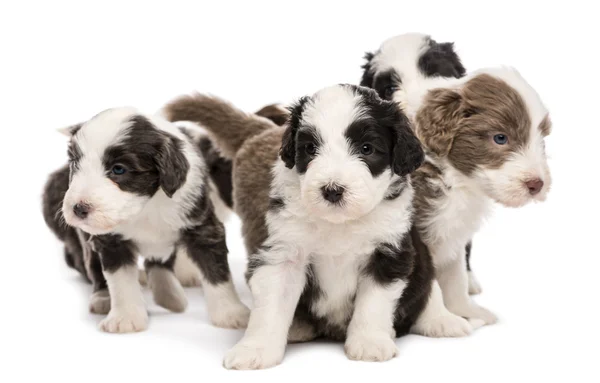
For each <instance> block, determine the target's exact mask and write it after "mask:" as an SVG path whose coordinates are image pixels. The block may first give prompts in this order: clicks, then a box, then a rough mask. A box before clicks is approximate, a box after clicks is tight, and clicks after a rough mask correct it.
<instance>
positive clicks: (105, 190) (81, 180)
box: [63, 108, 189, 235]
mask: <svg viewBox="0 0 600 383" xmlns="http://www.w3.org/2000/svg"><path fill="white" fill-rule="evenodd" d="M68 133H70V134H71V135H72V137H71V141H70V143H69V166H70V183H69V189H68V191H67V193H66V195H65V199H64V201H63V215H64V217H65V220H66V222H67V223H68V224H69V225H71V226H75V227H78V228H80V229H82V230H83V231H85V232H88V233H90V234H95V235H98V234H106V233H110V232H113V231H115V230H116V229H117V228H118V226H119V225H120V224H122V223H125V222H127V221H128V220H130V219H131V218H133V217H135V216H136V215H138V214H139V213H140V212H141V211H142V210H143V208H144V206H145V205H146V203H147V202H148V201H149V200H150V199H151V198H152V197H153V196H154V195H155V194H156V193H157V192H158V191H159V189H162V191H163V192H164V194H166V196H167V197H171V196H172V195H173V193H175V191H176V190H177V189H179V187H181V186H182V185H183V183H184V182H185V178H186V174H187V171H188V167H189V164H188V162H187V160H186V158H185V156H184V155H183V153H182V151H181V140H179V139H178V138H176V137H174V136H172V135H170V134H168V133H166V132H164V131H162V130H159V129H158V128H157V127H156V126H155V125H154V124H153V123H152V122H151V121H150V120H149V119H147V118H146V117H144V116H141V115H139V114H138V113H137V112H136V111H135V110H134V109H131V108H119V109H110V110H107V111H104V112H102V113H100V114H99V115H97V116H95V117H94V118H92V119H91V120H90V121H88V122H86V123H84V124H79V125H76V126H73V127H71V128H69V129H68ZM167 197H165V198H167Z"/></svg>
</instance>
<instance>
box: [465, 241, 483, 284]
mask: <svg viewBox="0 0 600 383" xmlns="http://www.w3.org/2000/svg"><path fill="white" fill-rule="evenodd" d="M471 244H472V242H469V243H467V246H466V247H465V252H466V259H467V274H469V294H471V295H477V294H481V285H480V284H479V281H478V280H477V278H476V277H475V274H474V273H473V270H471Z"/></svg>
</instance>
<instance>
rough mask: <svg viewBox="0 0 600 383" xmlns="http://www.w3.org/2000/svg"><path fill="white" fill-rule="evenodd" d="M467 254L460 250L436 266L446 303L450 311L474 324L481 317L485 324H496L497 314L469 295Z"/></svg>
mask: <svg viewBox="0 0 600 383" xmlns="http://www.w3.org/2000/svg"><path fill="white" fill-rule="evenodd" d="M465 259H466V257H465V254H464V253H462V252H460V253H459V254H458V256H457V257H454V259H451V260H450V261H449V262H448V263H447V264H445V265H443V266H442V267H436V276H437V280H438V282H439V284H440V287H441V289H442V294H443V296H444V303H445V305H446V307H447V308H448V310H450V312H452V313H454V314H456V315H459V316H462V317H464V318H467V319H469V320H470V321H472V323H473V324H474V323H475V322H478V321H475V322H473V320H477V319H480V320H482V321H483V322H485V324H494V323H496V321H497V320H498V319H497V318H496V316H495V315H494V314H493V313H492V312H491V311H489V310H488V309H485V308H483V307H481V306H479V305H478V304H477V303H475V302H474V301H473V300H472V299H471V297H469V277H468V274H467V267H466V264H465Z"/></svg>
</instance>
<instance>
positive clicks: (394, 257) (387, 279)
mask: <svg viewBox="0 0 600 383" xmlns="http://www.w3.org/2000/svg"><path fill="white" fill-rule="evenodd" d="M414 262H415V250H414V248H413V246H412V241H411V238H410V233H406V234H404V237H403V238H402V241H400V243H382V244H380V245H379V246H378V247H377V248H376V249H375V251H374V252H373V255H371V259H370V261H369V263H368V264H367V266H366V267H365V270H364V273H365V274H367V275H370V276H371V277H372V278H373V279H374V280H375V281H376V282H377V283H379V284H381V285H384V286H387V285H389V284H392V283H394V282H396V281H398V280H404V281H406V280H407V279H408V276H409V275H410V274H411V273H412V270H413V268H414Z"/></svg>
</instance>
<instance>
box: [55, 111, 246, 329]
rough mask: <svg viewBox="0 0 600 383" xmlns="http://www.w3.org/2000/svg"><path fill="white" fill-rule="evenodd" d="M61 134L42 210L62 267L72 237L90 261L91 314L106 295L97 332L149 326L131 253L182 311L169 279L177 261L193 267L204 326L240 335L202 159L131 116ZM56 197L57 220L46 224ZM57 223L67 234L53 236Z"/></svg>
mask: <svg viewBox="0 0 600 383" xmlns="http://www.w3.org/2000/svg"><path fill="white" fill-rule="evenodd" d="M66 132H68V133H69V134H70V135H71V139H70V144H69V173H68V177H65V174H66V172H65V170H64V169H61V170H60V171H59V172H58V173H56V174H55V175H54V177H51V180H50V181H49V184H48V187H47V189H46V197H45V205H46V206H45V209H44V210H45V213H46V216H47V218H46V220H47V221H49V224H50V225H51V227H52V228H53V229H55V230H54V231H55V232H57V233H58V234H60V235H59V238H62V239H63V240H64V241H65V251H66V254H67V257H68V259H70V258H72V257H69V256H72V254H73V253H75V252H77V251H79V248H78V247H77V246H78V245H77V241H76V239H77V238H79V239H80V240H81V241H80V242H79V246H81V248H82V252H83V257H82V258H83V259H84V260H85V259H86V258H90V259H91V260H92V262H89V264H90V265H93V268H92V269H90V270H89V273H88V275H91V276H92V278H90V279H92V281H93V283H94V291H95V292H94V295H93V296H92V305H91V306H92V308H93V309H92V311H94V310H95V308H96V306H98V304H97V302H95V301H94V300H95V299H96V300H97V299H99V297H100V298H102V299H104V300H106V299H107V298H108V296H110V303H109V304H108V305H107V304H103V305H102V307H101V308H102V309H106V307H109V308H110V311H109V312H108V316H107V317H106V318H105V319H104V320H103V321H102V322H101V323H100V328H101V329H102V330H104V331H108V332H131V331H140V330H144V329H145V328H146V327H147V323H148V316H147V312H146V308H145V304H144V300H143V297H142V294H141V289H140V285H139V282H138V270H137V265H136V262H137V256H138V255H142V256H143V257H144V258H145V267H146V269H147V271H148V272H147V274H148V283H149V285H150V287H151V288H152V290H153V293H154V297H155V300H156V301H157V303H158V304H160V305H163V306H165V307H167V308H169V309H172V310H174V311H182V310H183V309H184V308H185V305H186V301H185V295H184V292H183V289H182V288H181V285H180V284H179V282H178V281H177V279H176V278H175V275H174V274H173V268H174V262H175V256H176V254H178V256H177V258H179V257H180V256H181V257H189V258H190V259H191V260H192V261H193V262H194V263H195V265H196V266H197V267H199V269H200V271H201V281H202V285H203V287H204V293H205V297H206V300H207V305H208V311H209V315H210V317H211V320H212V322H213V323H214V324H215V325H217V326H222V327H233V328H239V327H244V326H245V325H246V323H247V320H248V315H249V311H248V309H247V308H246V307H245V306H244V305H243V304H242V303H241V302H240V300H239V298H238V296H237V293H236V292H235V289H234V286H233V283H232V280H231V275H230V271H229V265H228V263H227V246H226V244H225V232H224V227H223V224H222V223H221V222H220V221H219V220H218V219H217V217H216V215H215V212H214V211H213V206H212V203H211V201H210V199H209V198H208V192H207V174H208V172H207V169H206V165H205V163H204V160H203V157H202V155H201V152H200V150H199V149H198V147H197V146H195V145H194V142H193V141H192V140H191V139H190V137H189V136H188V135H186V134H184V133H183V132H182V131H181V130H180V129H178V128H177V127H175V126H174V125H173V124H171V123H169V122H167V121H165V120H163V119H161V118H159V117H150V116H145V115H142V114H140V113H139V112H137V111H136V110H135V109H133V108H117V109H110V110H107V111H104V112H102V113H100V114H98V115H97V116H95V117H93V118H92V119H91V120H89V121H88V122H86V123H83V124H78V125H75V126H72V127H69V128H67V129H66ZM57 175H60V176H59V177H57ZM59 178H62V179H59ZM65 181H67V182H65ZM61 197H62V208H61V209H60V214H56V215H55V217H54V219H49V217H48V213H51V212H52V211H57V205H58V204H59V201H60V200H61ZM62 219H64V222H65V223H66V224H67V225H68V227H63V228H62V229H61V228H60V227H61V220H62ZM86 244H87V245H88V246H86ZM84 263H85V262H84ZM78 268H79V269H80V270H81V266H79V265H78ZM108 293H110V294H108ZM101 311H102V310H101Z"/></svg>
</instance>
